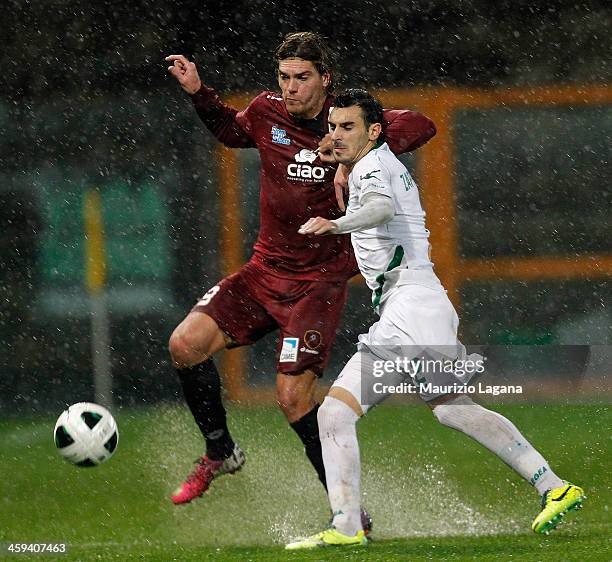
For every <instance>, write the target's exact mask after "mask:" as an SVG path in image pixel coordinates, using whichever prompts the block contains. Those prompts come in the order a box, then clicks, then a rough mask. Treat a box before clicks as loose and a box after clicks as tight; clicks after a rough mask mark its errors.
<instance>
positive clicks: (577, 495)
mask: <svg viewBox="0 0 612 562" xmlns="http://www.w3.org/2000/svg"><path fill="white" fill-rule="evenodd" d="M585 499H586V496H585V495H584V490H583V489H582V488H579V487H578V486H574V485H573V484H570V483H569V482H567V483H566V484H565V486H561V487H560V488H553V489H552V490H548V491H547V492H546V493H545V494H544V495H543V496H542V511H540V513H539V514H538V516H537V517H536V518H535V519H534V520H533V523H532V524H531V528H532V529H533V530H534V532H536V533H545V534H548V533H549V531H551V530H552V529H554V528H556V526H557V525H558V524H559V523H560V522H561V519H562V518H563V516H564V515H565V514H566V513H567V512H568V511H571V510H573V509H579V508H581V507H582V502H583V501H584V500H585Z"/></svg>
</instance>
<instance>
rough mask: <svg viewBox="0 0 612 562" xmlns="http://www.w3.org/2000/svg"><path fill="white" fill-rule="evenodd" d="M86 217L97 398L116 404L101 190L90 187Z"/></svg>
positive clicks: (86, 279)
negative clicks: (106, 286)
mask: <svg viewBox="0 0 612 562" xmlns="http://www.w3.org/2000/svg"><path fill="white" fill-rule="evenodd" d="M83 215H84V220H85V283H86V286H87V292H88V293H89V307H90V317H91V354H92V363H93V371H94V401H95V402H96V403H97V404H101V405H102V406H105V407H107V408H112V405H113V395H112V387H113V375H112V372H111V355H110V322H109V318H108V308H107V306H106V293H105V290H104V289H105V285H106V257H105V252H104V223H103V220H102V199H101V197H100V193H99V192H97V191H95V190H93V189H89V190H87V191H86V192H85V199H84V202H83Z"/></svg>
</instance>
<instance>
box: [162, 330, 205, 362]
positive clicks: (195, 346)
mask: <svg viewBox="0 0 612 562" xmlns="http://www.w3.org/2000/svg"><path fill="white" fill-rule="evenodd" d="M168 348H169V350H170V356H171V357H172V361H173V362H174V365H175V366H176V367H178V368H179V369H181V368H186V367H193V365H197V364H198V363H201V362H202V361H206V359H208V358H209V357H210V356H211V355H212V354H211V353H210V350H209V349H208V346H207V345H206V344H205V342H202V341H197V340H196V339H195V338H193V337H192V336H190V335H188V334H187V333H185V332H184V331H183V330H180V329H179V328H177V329H176V330H174V332H173V333H172V335H171V336H170V341H169V344H168Z"/></svg>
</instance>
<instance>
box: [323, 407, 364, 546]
mask: <svg viewBox="0 0 612 562" xmlns="http://www.w3.org/2000/svg"><path fill="white" fill-rule="evenodd" d="M317 419H318V420H319V436H320V437H321V448H322V450H323V462H324V464H325V476H326V479H327V494H328V496H329V503H330V505H331V509H332V513H333V525H334V527H336V529H337V530H338V531H340V532H341V533H344V534H345V535H350V536H353V535H355V534H357V531H360V530H361V514H360V509H361V490H360V478H361V466H360V460H359V443H358V442H357V428H356V427H355V424H356V423H357V420H358V419H359V416H358V415H357V414H356V413H355V412H354V411H353V410H352V409H351V408H350V407H349V406H348V405H347V404H346V403H344V402H342V400H338V399H336V398H332V397H330V396H328V397H327V398H325V400H324V401H323V404H321V407H320V408H319V413H318V416H317Z"/></svg>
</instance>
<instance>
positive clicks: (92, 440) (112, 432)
mask: <svg viewBox="0 0 612 562" xmlns="http://www.w3.org/2000/svg"><path fill="white" fill-rule="evenodd" d="M53 436H54V440H55V446H56V447H57V449H58V451H59V453H60V455H62V457H64V458H65V459H66V460H67V461H68V462H71V463H72V464H76V465H77V466H97V465H99V464H101V463H103V462H105V461H107V460H108V459H110V458H111V457H112V456H113V453H114V452H115V449H116V448H117V443H118V442H119V431H118V430H117V424H116V423H115V420H114V418H113V416H112V415H111V413H110V412H109V411H108V410H107V409H106V408H103V407H102V406H99V405H98V404H92V403H91V402H79V403H78V404H73V405H72V406H70V407H69V408H68V409H67V410H65V411H64V412H62V415H61V416H60V417H59V418H58V419H57V423H56V424H55V429H54V431H53Z"/></svg>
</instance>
